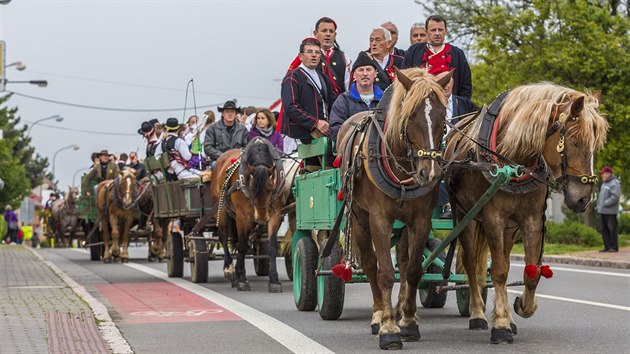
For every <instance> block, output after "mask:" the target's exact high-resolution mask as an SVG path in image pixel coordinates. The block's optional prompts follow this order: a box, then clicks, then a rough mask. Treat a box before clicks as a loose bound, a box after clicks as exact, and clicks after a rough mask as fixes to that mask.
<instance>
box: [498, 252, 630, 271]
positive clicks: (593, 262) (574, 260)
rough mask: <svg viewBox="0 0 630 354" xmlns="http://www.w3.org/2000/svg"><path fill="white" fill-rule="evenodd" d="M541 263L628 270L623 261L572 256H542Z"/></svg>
mask: <svg viewBox="0 0 630 354" xmlns="http://www.w3.org/2000/svg"><path fill="white" fill-rule="evenodd" d="M510 259H511V260H513V261H521V262H524V261H525V256H524V255H522V254H513V255H510ZM542 261H543V262H548V263H560V264H574V265H582V266H588V267H605V268H617V269H630V262H624V261H610V260H605V259H595V258H580V257H572V256H543V258H542Z"/></svg>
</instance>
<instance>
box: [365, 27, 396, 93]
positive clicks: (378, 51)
mask: <svg viewBox="0 0 630 354" xmlns="http://www.w3.org/2000/svg"><path fill="white" fill-rule="evenodd" d="M391 43H392V35H391V33H390V32H389V31H388V30H387V29H385V28H383V27H376V28H374V29H373V30H372V33H371V34H370V56H371V57H372V61H373V62H374V64H376V65H375V68H376V80H375V82H376V85H378V87H379V88H380V89H381V90H383V91H385V90H386V89H387V87H389V85H391V84H392V82H393V81H394V78H395V77H396V74H395V73H394V67H397V68H399V69H400V68H402V66H403V61H404V59H403V57H401V56H398V55H396V54H393V53H390V52H389V50H390V48H392V44H391Z"/></svg>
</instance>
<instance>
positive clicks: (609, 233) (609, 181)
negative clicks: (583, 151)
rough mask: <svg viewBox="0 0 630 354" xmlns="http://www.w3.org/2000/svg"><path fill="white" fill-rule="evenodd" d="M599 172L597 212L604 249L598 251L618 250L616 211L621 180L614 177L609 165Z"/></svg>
mask: <svg viewBox="0 0 630 354" xmlns="http://www.w3.org/2000/svg"><path fill="white" fill-rule="evenodd" d="M599 173H600V174H601V175H602V181H603V182H602V187H601V188H600V190H599V196H598V197H597V212H598V213H599V215H600V217H601V232H602V240H603V241H604V249H603V250H601V251H600V252H618V251H619V243H618V235H617V213H618V212H619V197H620V196H621V182H620V181H619V179H618V178H617V177H615V175H614V174H613V169H612V167H610V166H606V167H604V168H602V169H601V171H599Z"/></svg>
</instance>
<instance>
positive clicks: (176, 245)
mask: <svg viewBox="0 0 630 354" xmlns="http://www.w3.org/2000/svg"><path fill="white" fill-rule="evenodd" d="M166 256H167V258H168V260H167V261H166V273H167V274H168V277H169V278H181V277H183V276H184V242H183V241H182V236H181V235H180V234H178V233H176V232H172V233H171V234H170V236H169V237H168V238H167V239H166Z"/></svg>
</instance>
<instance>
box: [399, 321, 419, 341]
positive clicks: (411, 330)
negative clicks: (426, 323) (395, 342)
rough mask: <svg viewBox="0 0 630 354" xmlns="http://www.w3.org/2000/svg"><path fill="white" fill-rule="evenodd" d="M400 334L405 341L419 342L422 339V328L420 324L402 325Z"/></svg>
mask: <svg viewBox="0 0 630 354" xmlns="http://www.w3.org/2000/svg"><path fill="white" fill-rule="evenodd" d="M400 336H401V337H402V340H404V341H405V342H417V341H419V340H420V329H418V325H415V326H406V327H400Z"/></svg>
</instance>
